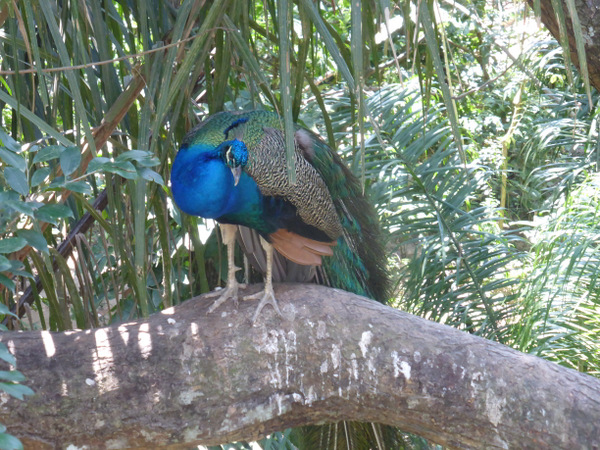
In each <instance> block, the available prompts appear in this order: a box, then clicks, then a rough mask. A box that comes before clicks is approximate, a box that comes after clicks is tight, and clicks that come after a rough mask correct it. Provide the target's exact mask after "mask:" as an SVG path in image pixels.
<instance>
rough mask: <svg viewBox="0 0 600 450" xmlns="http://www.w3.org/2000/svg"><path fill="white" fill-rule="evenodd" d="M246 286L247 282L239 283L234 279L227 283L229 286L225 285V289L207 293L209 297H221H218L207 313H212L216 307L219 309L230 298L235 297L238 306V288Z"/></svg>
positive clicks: (234, 300)
mask: <svg viewBox="0 0 600 450" xmlns="http://www.w3.org/2000/svg"><path fill="white" fill-rule="evenodd" d="M244 287H246V285H245V284H240V283H238V282H237V281H236V280H235V279H234V280H233V281H229V282H228V283H227V286H225V288H224V289H220V290H218V291H214V292H211V293H209V294H206V296H207V297H216V296H217V295H218V296H219V298H218V299H216V300H215V302H214V303H213V304H212V305H210V308H208V311H207V312H206V314H210V313H212V312H213V311H214V310H215V309H217V308H218V307H219V306H221V305H222V304H223V303H224V302H225V301H226V300H228V299H230V298H231V299H233V302H234V304H235V307H236V308H237V305H238V289H239V288H242V289H243V288H244Z"/></svg>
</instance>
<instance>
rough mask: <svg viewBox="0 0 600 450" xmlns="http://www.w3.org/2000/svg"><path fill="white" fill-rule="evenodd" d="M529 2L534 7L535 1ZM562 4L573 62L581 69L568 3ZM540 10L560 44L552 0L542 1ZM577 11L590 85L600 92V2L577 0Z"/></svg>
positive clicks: (544, 20)
mask: <svg viewBox="0 0 600 450" xmlns="http://www.w3.org/2000/svg"><path fill="white" fill-rule="evenodd" d="M528 1H529V5H530V6H531V7H533V0H528ZM560 3H561V4H562V7H563V11H564V14H565V22H566V26H567V35H568V37H569V47H570V50H571V51H570V56H571V60H572V61H573V62H574V63H575V65H576V66H577V67H579V58H578V56H577V47H575V36H574V34H573V22H572V21H571V16H570V15H569V11H568V9H567V5H566V2H565V1H564V0H562V1H561V2H560ZM540 9H541V12H542V22H543V23H544V25H545V26H546V28H548V31H550V33H552V36H554V38H555V39H556V40H558V41H559V42H560V32H559V28H558V21H557V20H556V15H555V13H554V9H553V8H552V0H541V1H540ZM575 9H576V10H577V16H578V17H579V21H580V23H581V33H582V35H583V40H584V42H585V51H586V59H587V64H588V71H589V76H590V84H591V85H592V86H594V87H595V88H596V89H597V90H600V0H575Z"/></svg>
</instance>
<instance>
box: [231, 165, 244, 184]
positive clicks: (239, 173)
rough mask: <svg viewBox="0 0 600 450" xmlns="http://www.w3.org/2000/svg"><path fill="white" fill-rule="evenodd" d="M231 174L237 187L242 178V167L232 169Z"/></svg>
mask: <svg viewBox="0 0 600 450" xmlns="http://www.w3.org/2000/svg"><path fill="white" fill-rule="evenodd" d="M231 174H232V175H233V185H234V186H237V184H238V183H239V182H240V177H241V176H242V166H237V167H232V168H231Z"/></svg>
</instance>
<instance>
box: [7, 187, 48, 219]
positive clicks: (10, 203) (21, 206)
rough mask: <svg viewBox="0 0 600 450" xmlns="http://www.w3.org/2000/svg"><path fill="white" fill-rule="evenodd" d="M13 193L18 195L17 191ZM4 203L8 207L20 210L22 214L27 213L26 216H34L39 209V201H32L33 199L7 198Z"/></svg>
mask: <svg viewBox="0 0 600 450" xmlns="http://www.w3.org/2000/svg"><path fill="white" fill-rule="evenodd" d="M11 192H12V191H11ZM13 194H15V195H16V192H13ZM3 205H4V206H6V207H8V208H12V209H14V210H15V211H18V212H20V213H21V214H25V215H26V216H29V217H34V214H35V210H36V209H37V206H38V202H32V201H29V202H24V201H22V200H18V199H17V200H13V199H10V200H5V201H4V202H3ZM40 205H41V204H40Z"/></svg>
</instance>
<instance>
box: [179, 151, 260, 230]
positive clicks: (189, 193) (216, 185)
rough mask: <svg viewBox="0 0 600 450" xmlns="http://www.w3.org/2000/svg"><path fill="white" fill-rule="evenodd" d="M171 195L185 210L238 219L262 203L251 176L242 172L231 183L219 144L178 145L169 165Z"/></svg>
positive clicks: (237, 220)
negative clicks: (178, 148)
mask: <svg viewBox="0 0 600 450" xmlns="http://www.w3.org/2000/svg"><path fill="white" fill-rule="evenodd" d="M171 189H172V192H173V199H174V200H175V203H176V204H177V206H179V208H180V209H181V210H182V211H184V212H185V213H187V214H191V215H195V216H201V217H205V218H208V219H221V221H224V222H231V223H239V224H241V225H244V223H242V222H241V220H242V219H243V217H244V216H245V215H246V216H247V215H252V213H253V210H255V209H256V208H257V207H259V206H260V205H261V204H262V196H261V194H260V191H259V190H258V186H257V185H256V183H255V182H254V180H253V179H252V178H251V177H250V176H249V175H248V174H246V173H244V172H243V173H242V175H241V177H240V180H239V183H238V184H237V186H234V179H233V175H232V173H231V170H230V169H229V167H227V165H226V164H225V162H224V161H223V157H222V155H221V150H220V148H214V147H208V146H204V145H195V146H192V147H187V148H181V150H180V151H179V152H178V153H177V156H176V157H175V161H173V166H172V168H171Z"/></svg>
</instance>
